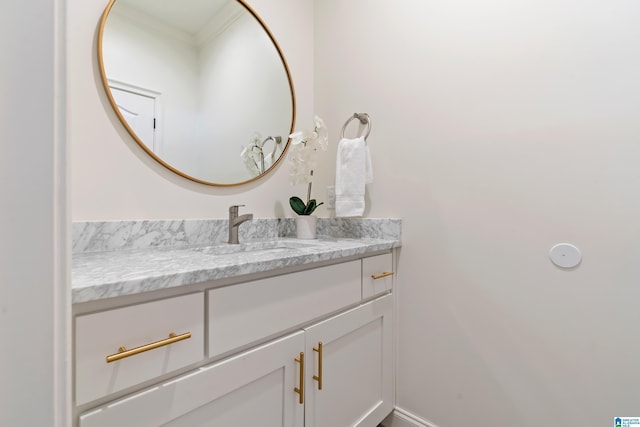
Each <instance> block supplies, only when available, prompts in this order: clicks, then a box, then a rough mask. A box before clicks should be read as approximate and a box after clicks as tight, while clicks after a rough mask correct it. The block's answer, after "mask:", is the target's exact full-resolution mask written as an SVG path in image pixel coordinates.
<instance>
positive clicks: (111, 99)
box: [98, 0, 296, 187]
mask: <svg viewBox="0 0 640 427" xmlns="http://www.w3.org/2000/svg"><path fill="white" fill-rule="evenodd" d="M235 1H236V2H237V3H239V4H240V5H241V6H242V7H244V8H245V9H246V11H247V12H249V13H250V14H251V16H253V18H254V19H255V20H256V21H257V22H258V23H259V24H260V26H261V27H262V29H263V30H264V31H265V32H266V34H267V35H268V36H269V39H270V40H271V42H272V43H273V45H274V47H275V49H276V51H277V52H278V55H279V57H280V60H281V61H282V65H283V67H284V70H285V73H286V75H287V81H288V83H289V88H290V91H291V109H292V113H291V127H290V129H289V133H288V135H290V134H291V133H293V131H294V129H295V122H296V97H295V90H294V87H293V79H292V77H291V71H290V70H289V65H288V64H287V61H286V59H285V57H284V54H283V53H282V49H281V48H280V45H279V44H278V42H277V41H276V39H275V37H274V36H273V34H272V33H271V31H270V30H269V28H268V27H267V25H266V23H265V22H264V21H263V20H262V18H260V16H259V15H258V14H257V13H256V12H255V11H254V10H253V9H252V8H251V6H249V5H248V4H246V3H245V2H244V0H235ZM115 2H116V0H109V4H108V5H107V7H106V8H105V10H104V12H103V14H102V18H101V19H100V27H99V29H98V64H99V68H100V76H101V78H102V84H103V86H104V89H105V92H106V94H107V97H108V98H109V102H110V103H111V106H112V107H113V111H114V112H115V113H116V116H118V119H119V120H120V123H122V125H123V126H124V127H125V129H126V130H127V132H128V133H129V135H131V137H132V138H133V139H134V140H135V141H136V143H137V144H138V145H139V146H140V147H141V148H142V149H143V150H144V151H145V152H146V153H147V154H148V155H150V156H151V157H152V158H153V159H154V160H155V161H157V162H158V163H160V164H161V165H162V166H164V167H165V168H167V169H169V170H170V171H172V172H173V173H175V174H177V175H180V176H182V177H183V178H186V179H189V180H191V181H194V182H197V183H200V184H205V185H210V186H218V187H231V186H237V185H242V184H248V183H250V182H254V181H256V180H258V179H260V178H262V177H264V176H266V175H267V174H268V173H269V172H271V171H273V170H274V169H275V168H276V167H277V166H278V164H279V163H280V162H281V161H282V159H283V158H284V157H285V155H286V154H287V151H288V149H289V145H290V144H291V140H290V139H289V138H288V135H287V142H286V144H285V146H284V148H283V150H282V153H281V154H280V156H279V157H278V159H276V160H275V161H274V162H273V164H272V165H271V166H270V167H269V168H268V169H266V170H265V171H264V172H262V173H260V174H259V175H257V176H255V177H253V178H250V179H248V180H245V181H241V182H233V183H216V182H211V181H205V180H202V179H199V178H196V177H194V176H191V175H189V174H187V173H185V172H183V171H181V170H179V169H177V168H175V167H174V166H172V165H170V164H169V163H167V162H166V161H165V160H163V159H162V158H160V157H159V156H158V155H157V154H156V153H154V152H153V151H152V150H151V149H150V148H149V147H148V146H147V145H146V144H145V143H144V142H143V141H142V140H141V139H140V138H139V137H138V135H137V134H136V133H135V131H134V130H133V129H132V128H131V126H130V125H129V123H128V122H127V120H126V119H125V117H124V115H123V114H122V112H121V111H120V108H119V107H118V105H117V103H116V101H115V99H114V97H113V94H112V93H111V89H110V86H109V81H108V79H107V73H106V71H105V66H104V58H103V54H102V44H103V36H104V29H105V24H106V21H107V17H108V15H109V12H110V11H111V8H112V7H113V5H114V4H115Z"/></svg>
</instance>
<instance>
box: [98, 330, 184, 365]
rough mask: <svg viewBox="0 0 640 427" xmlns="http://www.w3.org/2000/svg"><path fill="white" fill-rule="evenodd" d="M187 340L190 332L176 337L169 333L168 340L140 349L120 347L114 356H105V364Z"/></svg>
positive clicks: (143, 346)
mask: <svg viewBox="0 0 640 427" xmlns="http://www.w3.org/2000/svg"><path fill="white" fill-rule="evenodd" d="M188 338H191V332H186V333H184V334H181V335H176V334H175V333H173V332H171V333H170V334H169V338H165V339H163V340H160V341H156V342H152V343H151V344H146V345H142V346H140V347H136V348H132V349H131V350H127V349H126V348H125V347H120V348H119V349H118V352H117V353H116V354H112V355H110V356H107V363H111V362H115V361H116V360H120V359H124V358H125V357H129V356H134V355H136V354H140V353H143V352H145V351H149V350H153V349H154V348H158V347H163V346H165V345H169V344H173V343H174V342H178V341H182V340H186V339H188Z"/></svg>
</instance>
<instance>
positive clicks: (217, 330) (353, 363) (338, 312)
mask: <svg viewBox="0 0 640 427" xmlns="http://www.w3.org/2000/svg"><path fill="white" fill-rule="evenodd" d="M392 264H393V263H392V254H391V253H384V254H382V255H376V256H374V257H371V258H363V259H356V260H352V261H347V262H343V263H338V264H332V265H325V266H321V267H318V268H313V269H307V270H304V271H298V272H292V273H288V274H283V275H276V276H272V277H265V278H261V279H257V280H253V281H248V282H243V283H237V284H231V285H227V286H223V287H215V284H214V285H213V287H211V288H210V289H207V288H204V289H203V290H204V293H202V292H198V293H195V294H192V295H197V297H199V298H201V299H202V298H203V299H204V301H205V304H204V305H205V306H204V311H202V310H200V313H203V312H204V313H205V315H204V319H203V325H202V326H203V328H204V333H203V335H204V336H205V337H206V342H205V343H201V344H204V348H205V351H204V355H203V357H202V358H201V361H200V362H199V363H198V362H196V363H194V364H193V366H192V369H191V370H190V371H188V372H186V373H183V374H181V375H178V376H177V377H174V378H169V379H166V380H163V381H159V382H158V383H155V384H152V385H148V384H149V383H148V382H147V383H145V384H144V386H145V387H144V388H142V389H139V390H132V391H131V393H130V394H129V395H126V396H123V397H122V396H119V397H118V398H117V399H115V400H112V401H108V402H106V403H103V401H104V400H107V399H102V401H100V400H99V401H97V403H98V404H99V405H98V406H95V407H90V406H91V405H90V404H87V405H84V407H83V408H82V410H83V413H82V414H78V416H77V417H76V419H77V426H79V427H102V426H104V427H106V426H115V425H117V426H135V427H143V426H149V427H155V426H161V425H162V426H165V425H166V426H174V427H175V426H180V427H204V426H212V427H215V426H233V427H249V426H251V427H254V426H260V427H276V426H277V427H348V426H357V427H375V426H377V425H378V424H379V423H380V422H381V421H382V420H383V419H384V417H385V416H387V415H388V414H389V413H390V412H391V411H392V409H393V361H392V354H393V342H392V341H393V332H392V331H393V328H392V318H393V315H392V313H393V296H392V294H391V293H389V290H390V289H391V284H390V282H389V283H388V284H385V283H383V282H380V283H383V284H382V285H377V284H376V286H381V287H380V288H378V289H377V290H375V291H374V290H373V289H369V288H371V285H370V284H371V282H370V279H371V277H370V276H371V275H372V274H382V273H384V272H386V270H392V268H391V267H392ZM378 268H379V269H380V271H377V269H378ZM372 269H373V270H376V272H374V273H371V271H370V270H372ZM387 277H388V278H387ZM390 277H391V276H390V275H389V276H386V277H385V278H384V280H389V281H390V280H391V279H390ZM387 286H388V287H387ZM365 287H366V288H367V290H366V291H365ZM192 295H190V296H192ZM371 295H373V296H371ZM179 298H184V296H176V297H174V298H169V299H168V300H167V301H166V302H165V303H167V304H168V303H170V302H171V301H172V300H174V299H179ZM200 301H202V300H200ZM146 304H153V303H146ZM144 305H145V304H140V306H144ZM136 307H138V306H135V305H134V306H129V307H126V309H128V310H135V309H136ZM117 310H120V309H119V308H116V309H114V310H110V311H117ZM110 311H106V312H103V313H99V314H102V315H103V316H104V315H105V314H104V313H109V312H110ZM129 314H131V313H129ZM185 314H186V313H185ZM90 315H92V314H90ZM79 317H80V316H78V318H79ZM78 318H77V319H76V320H78ZM130 318H132V319H137V318H138V317H136V316H131V317H130ZM76 327H77V324H76ZM194 330H197V331H200V332H202V329H199V330H198V329H194ZM83 339H84V338H83V337H81V336H79V335H78V330H77V329H76V346H82V345H83V344H82V343H80V342H78V341H79V340H83ZM154 351H156V350H150V351H149V353H153V352H154ZM163 357H165V358H166V357H167V356H166V354H165V355H164V356H163ZM118 363H119V362H118ZM183 372H184V370H183ZM78 376H82V377H87V378H84V379H79V378H76V379H77V381H80V382H82V381H90V378H91V374H90V372H87V371H85V370H83V371H80V370H78V367H77V366H76V377H78ZM164 378H166V376H165V377H164ZM76 384H78V382H76ZM77 392H78V390H77V388H76V393H77ZM121 394H122V393H121Z"/></svg>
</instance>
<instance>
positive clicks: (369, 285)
mask: <svg viewBox="0 0 640 427" xmlns="http://www.w3.org/2000/svg"><path fill="white" fill-rule="evenodd" d="M388 273H393V256H392V255H391V254H383V255H377V256H373V257H370V258H364V259H363V260H362V298H369V297H372V296H374V295H378V294H380V293H382V292H386V291H388V290H390V289H391V285H392V284H393V274H388Z"/></svg>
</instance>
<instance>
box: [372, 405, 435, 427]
mask: <svg viewBox="0 0 640 427" xmlns="http://www.w3.org/2000/svg"><path fill="white" fill-rule="evenodd" d="M382 425H383V426H384V427H438V426H437V425H436V424H434V423H432V422H430V421H427V420H425V419H423V418H420V417H418V416H417V415H414V414H412V413H410V412H409V411H406V410H404V409H402V408H398V407H396V409H395V410H394V411H393V412H392V413H391V415H389V416H388V417H387V418H385V419H384V421H382Z"/></svg>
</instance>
